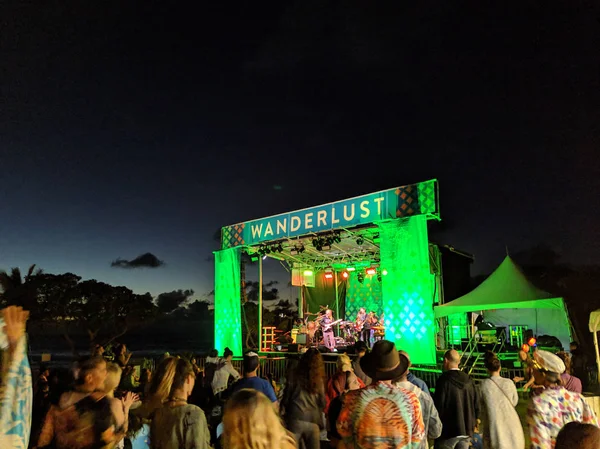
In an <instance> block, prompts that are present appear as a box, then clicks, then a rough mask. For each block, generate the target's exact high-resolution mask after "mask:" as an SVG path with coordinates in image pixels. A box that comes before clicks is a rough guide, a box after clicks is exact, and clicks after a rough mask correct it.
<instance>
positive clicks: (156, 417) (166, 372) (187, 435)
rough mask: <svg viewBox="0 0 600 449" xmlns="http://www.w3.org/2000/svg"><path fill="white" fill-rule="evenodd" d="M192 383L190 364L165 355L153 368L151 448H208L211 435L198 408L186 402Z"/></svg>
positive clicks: (192, 387) (192, 372)
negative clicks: (156, 366)
mask: <svg viewBox="0 0 600 449" xmlns="http://www.w3.org/2000/svg"><path fill="white" fill-rule="evenodd" d="M194 383H195V375H194V369H193V368H192V365H191V364H190V363H189V362H188V361H186V360H184V359H180V358H176V357H168V358H167V359H165V360H163V361H162V362H161V364H160V365H159V366H158V368H157V370H156V375H155V376H154V378H153V380H152V384H151V386H150V394H149V396H150V404H151V406H152V407H156V408H154V409H153V411H152V412H151V419H152V423H151V425H150V447H151V448H152V449H208V448H210V434H209V431H208V425H207V424H206V417H205V416H204V412H203V411H202V409H200V407H197V406H195V405H191V404H188V397H189V396H190V395H191V394H192V391H193V389H194Z"/></svg>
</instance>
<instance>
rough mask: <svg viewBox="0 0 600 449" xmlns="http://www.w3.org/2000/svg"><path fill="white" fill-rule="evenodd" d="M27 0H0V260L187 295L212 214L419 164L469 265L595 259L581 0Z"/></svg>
mask: <svg viewBox="0 0 600 449" xmlns="http://www.w3.org/2000/svg"><path fill="white" fill-rule="evenodd" d="M14 3H17V2H14ZM36 3H37V6H36V7H35V8H34V7H23V6H19V7H15V8H14V9H9V8H8V6H6V5H4V6H2V7H0V67H1V68H0V89H1V90H0V163H1V171H0V173H1V174H0V180H1V182H0V230H1V232H0V268H4V269H8V268H10V267H12V266H20V267H22V268H25V267H27V266H29V265H30V264H33V263H36V264H37V265H38V266H39V267H41V268H43V269H44V270H46V271H49V272H56V273H58V272H65V271H70V272H74V273H77V274H79V275H81V276H83V277H84V278H94V279H98V280H102V281H106V282H109V283H113V284H120V285H126V286H128V287H130V288H132V289H133V290H135V291H137V292H140V293H143V292H146V291H149V292H151V293H152V294H155V295H156V294H158V293H161V292H164V291H170V290H174V289H179V288H184V289H186V288H192V289H194V290H195V291H196V293H197V296H198V297H200V296H202V295H203V294H205V293H206V292H208V291H210V290H212V275H213V274H212V263H211V262H209V261H208V260H207V259H208V258H209V257H210V254H211V251H212V250H213V249H216V245H217V243H216V242H215V241H214V240H213V235H214V234H215V232H216V230H217V229H218V228H219V227H221V226H223V225H227V224H232V223H236V222H240V221H247V220H250V219H253V218H258V217H262V216H268V215H273V214H277V213H281V212H286V211H290V210H296V209H300V208H304V207H309V206H313V205H318V204H322V203H325V202H329V201H336V200H341V199H344V198H349V197H352V196H356V195H360V194H364V193H369V192H373V191H377V190H381V189H385V188H390V187H395V186H398V185H404V184H409V183H413V182H419V181H424V180H427V179H432V178H437V179H439V181H440V192H441V212H442V218H443V220H444V221H443V223H442V224H440V225H438V226H436V227H435V229H434V230H433V231H434V236H435V238H436V240H438V241H441V242H442V243H449V244H452V245H454V246H455V247H456V248H459V249H461V250H464V251H467V252H470V253H473V254H474V255H475V257H476V263H475V265H474V267H473V272H474V273H480V272H488V271H489V270H491V269H493V268H494V267H495V266H496V265H497V264H499V263H500V262H501V261H502V258H503V257H504V255H505V247H506V246H508V248H509V249H510V250H511V251H517V250H520V249H523V248H527V247H530V246H533V245H536V244H538V243H547V244H550V245H552V246H554V247H555V248H556V249H557V250H558V251H559V252H560V253H561V254H563V256H564V258H565V259H566V260H567V261H569V262H572V263H576V264H590V263H600V239H599V238H598V221H599V220H598V219H599V216H600V212H599V208H600V200H599V198H600V196H599V194H598V192H599V191H600V169H599V163H598V162H597V159H598V155H599V154H600V152H599V151H598V147H599V145H600V138H599V137H600V131H599V129H598V126H599V125H598V124H599V123H600V82H599V78H598V76H599V68H600V65H599V61H600V58H599V55H600V23H599V21H598V17H600V13H599V11H598V9H595V10H592V9H590V8H589V7H588V6H585V5H586V3H579V2H575V1H573V2H555V1H550V2H540V3H543V7H536V6H534V2H514V3H512V6H510V5H511V4H510V3H505V2H491V3H493V4H492V5H485V4H483V3H490V2H483V3H482V2H441V1H440V2H409V3H410V4H408V3H407V2H393V4H394V6H393V7H385V5H383V4H381V3H379V2H338V1H335V2H322V1H320V2H317V1H306V0H303V1H296V2H293V1H283V2H282V1H278V2H264V1H263V2H244V4H243V6H242V4H241V3H240V5H235V3H229V2H225V3H224V2H216V3H217V4H216V5H212V6H210V7H207V6H203V8H205V9H198V8H200V6H199V5H200V3H198V2H194V3H193V4H192V3H190V5H194V7H193V8H192V7H190V8H189V9H188V8H186V7H185V6H184V3H183V2H162V6H156V5H158V2H138V3H134V2H119V3H118V5H119V6H118V7H114V8H111V7H110V6H109V5H110V2H42V3H40V2H36ZM90 3H94V4H95V5H96V6H90ZM148 3H152V4H154V5H155V6H150V5H148ZM375 3H377V5H376V4H375ZM390 4H392V3H390ZM590 4H591V2H590ZM40 5H41V6H40ZM114 5H117V3H115V4H114ZM559 5H560V6H559ZM275 186H278V187H277V188H276V187H275ZM279 186H280V188H279ZM146 252H151V253H152V254H155V255H156V256H157V257H158V258H159V259H161V260H163V261H164V262H165V265H164V266H162V267H159V268H155V269H150V268H148V269H124V268H119V267H111V262H112V261H113V260H115V259H117V258H119V257H120V258H124V259H133V258H135V257H137V256H139V255H140V254H143V253H146ZM270 276H273V277H275V278H277V277H278V276H281V272H278V273H274V274H271V275H270Z"/></svg>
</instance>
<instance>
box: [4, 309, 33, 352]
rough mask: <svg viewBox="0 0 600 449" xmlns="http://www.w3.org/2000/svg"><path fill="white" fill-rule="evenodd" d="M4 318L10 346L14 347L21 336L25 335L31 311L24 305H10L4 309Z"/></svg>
mask: <svg viewBox="0 0 600 449" xmlns="http://www.w3.org/2000/svg"><path fill="white" fill-rule="evenodd" d="M2 316H3V318H4V332H5V333H6V338H7V340H8V344H9V347H10V348H12V349H14V347H15V346H16V345H17V343H18V342H19V340H20V339H21V337H23V336H24V335H25V325H26V323H27V319H28V318H29V312H28V311H26V310H23V308H22V307H16V306H10V307H7V308H6V309H3V310H2Z"/></svg>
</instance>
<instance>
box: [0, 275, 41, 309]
mask: <svg viewBox="0 0 600 449" xmlns="http://www.w3.org/2000/svg"><path fill="white" fill-rule="evenodd" d="M35 267H36V266H35V265H31V266H30V267H29V269H28V270H27V274H26V275H25V277H21V270H20V269H19V268H12V269H11V270H10V273H8V272H6V271H5V270H0V289H1V294H0V306H2V307H6V306H7V305H19V306H22V307H24V308H26V309H27V310H30V311H31V310H32V308H34V306H35V303H36V291H35V287H34V285H33V282H32V281H33V279H34V278H35V276H38V275H40V274H42V273H43V271H42V270H41V269H37V270H36V269H35Z"/></svg>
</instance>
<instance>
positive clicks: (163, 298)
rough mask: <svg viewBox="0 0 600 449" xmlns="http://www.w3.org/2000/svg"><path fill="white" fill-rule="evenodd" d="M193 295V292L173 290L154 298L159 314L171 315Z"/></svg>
mask: <svg viewBox="0 0 600 449" xmlns="http://www.w3.org/2000/svg"><path fill="white" fill-rule="evenodd" d="M193 294H194V290H181V289H179V290H174V291H172V292H168V293H161V294H160V295H158V297H157V298H156V304H157V305H158V309H159V311H160V312H161V313H164V314H167V313H172V312H173V311H174V310H176V309H177V308H178V307H180V306H182V305H183V304H185V303H186V302H187V301H188V300H189V298H190V297H191V296H192V295H193Z"/></svg>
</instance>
